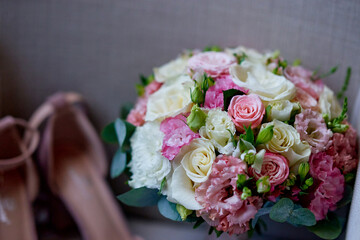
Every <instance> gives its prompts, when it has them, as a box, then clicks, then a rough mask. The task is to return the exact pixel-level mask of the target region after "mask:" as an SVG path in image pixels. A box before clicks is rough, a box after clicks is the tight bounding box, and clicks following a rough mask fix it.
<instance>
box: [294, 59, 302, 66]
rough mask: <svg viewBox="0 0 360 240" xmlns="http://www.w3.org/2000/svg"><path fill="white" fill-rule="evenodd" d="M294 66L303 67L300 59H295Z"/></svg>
mask: <svg viewBox="0 0 360 240" xmlns="http://www.w3.org/2000/svg"><path fill="white" fill-rule="evenodd" d="M292 65H293V66H294V67H296V66H300V65H301V60H300V59H299V58H297V59H295V60H294V62H293V64H292Z"/></svg>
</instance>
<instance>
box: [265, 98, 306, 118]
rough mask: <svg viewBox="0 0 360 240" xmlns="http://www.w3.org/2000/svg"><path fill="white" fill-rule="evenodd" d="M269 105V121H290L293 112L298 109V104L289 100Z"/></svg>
mask: <svg viewBox="0 0 360 240" xmlns="http://www.w3.org/2000/svg"><path fill="white" fill-rule="evenodd" d="M269 105H270V106H271V112H270V116H269V119H270V120H273V119H277V120H279V121H287V120H289V119H290V117H291V112H292V111H293V110H296V109H300V106H299V104H298V103H293V102H290V101H289V100H281V101H275V102H270V103H269Z"/></svg>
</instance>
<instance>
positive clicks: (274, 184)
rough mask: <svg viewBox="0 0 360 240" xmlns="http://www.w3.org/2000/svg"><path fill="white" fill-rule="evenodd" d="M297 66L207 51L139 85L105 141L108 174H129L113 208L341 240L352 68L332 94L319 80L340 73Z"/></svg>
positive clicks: (353, 139) (352, 143)
mask: <svg viewBox="0 0 360 240" xmlns="http://www.w3.org/2000/svg"><path fill="white" fill-rule="evenodd" d="M300 64H301V62H300V61H299V60H295V61H294V63H293V64H292V65H289V64H288V62H287V61H286V60H285V59H284V58H283V57H281V56H280V53H279V52H278V51H275V52H267V53H265V54H260V53H259V52H257V51H255V50H252V49H247V48H244V47H237V48H229V49H224V50H223V49H221V48H220V47H217V46H213V47H207V48H206V49H204V50H203V51H200V50H193V51H185V52H184V53H183V54H181V55H180V56H179V57H178V58H176V59H175V60H173V61H171V62H169V63H167V64H165V65H163V66H161V67H159V68H155V69H154V74H153V75H151V76H149V77H144V76H141V84H137V86H136V89H137V92H138V94H139V99H138V100H137V102H136V104H135V107H133V108H131V107H129V106H127V107H125V108H124V109H123V111H122V114H121V118H122V119H121V118H119V119H117V120H116V121H114V122H113V123H111V124H110V125H108V126H107V127H105V129H104V130H103V133H102V136H103V138H104V139H105V140H106V141H108V142H116V143H118V144H119V145H120V148H119V150H118V151H117V153H116V154H115V156H114V159H113V162H112V166H111V176H112V177H113V178H115V177H118V176H119V175H120V174H121V173H122V172H123V171H125V172H126V174H128V175H129V177H130V179H129V181H128V182H127V183H128V185H129V186H130V187H131V188H133V189H132V190H130V191H129V192H126V193H124V194H122V195H119V196H118V199H119V200H120V201H122V202H123V203H125V204H127V205H130V206H139V207H142V206H151V205H157V206H158V208H159V211H160V213H161V214H163V215H164V216H165V217H167V218H170V219H172V220H175V221H188V222H194V227H197V226H199V225H200V224H201V223H203V222H206V223H207V224H209V225H210V231H209V232H210V233H211V232H213V231H214V232H216V234H217V235H218V236H219V235H221V234H222V233H223V232H226V233H228V234H229V235H232V234H242V233H245V232H248V233H249V234H252V233H253V232H254V231H257V232H259V231H261V228H262V227H261V226H262V222H263V221H262V220H261V218H262V217H263V216H265V215H269V217H270V218H271V219H272V220H274V221H277V222H281V223H283V222H288V223H290V224H292V225H294V226H306V227H307V228H308V229H309V230H310V231H312V232H313V233H315V234H316V235H318V236H320V237H322V238H325V239H335V238H336V237H338V236H339V234H340V233H341V231H342V224H341V223H340V222H341V221H339V219H338V217H337V216H336V214H335V213H334V212H333V211H334V210H336V209H337V208H339V207H341V206H344V205H346V204H347V203H349V202H350V200H351V190H352V187H351V186H352V184H353V181H354V176H355V171H356V167H357V164H358V149H357V133H356V131H355V130H354V128H353V127H352V126H351V125H350V124H349V123H348V122H347V120H346V119H347V115H346V113H347V98H344V93H345V91H346V88H347V86H348V83H349V80H350V75H351V68H348V71H347V75H346V78H345V84H344V86H343V88H342V90H341V91H340V92H339V93H338V94H337V95H335V94H334V92H333V91H332V90H330V89H329V88H328V87H327V86H326V85H325V84H324V81H323V79H325V78H326V77H327V76H328V75H330V74H332V73H334V72H335V71H336V70H337V67H334V68H332V69H331V70H330V72H328V73H325V74H319V71H310V70H308V69H306V68H304V67H302V66H300ZM337 98H338V99H342V98H344V101H343V106H342V107H341V105H339V103H338V100H337ZM329 229H331V231H329Z"/></svg>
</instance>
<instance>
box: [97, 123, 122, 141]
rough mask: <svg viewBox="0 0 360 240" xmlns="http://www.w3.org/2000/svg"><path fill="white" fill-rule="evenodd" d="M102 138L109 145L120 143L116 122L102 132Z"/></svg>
mask: <svg viewBox="0 0 360 240" xmlns="http://www.w3.org/2000/svg"><path fill="white" fill-rule="evenodd" d="M101 138H102V139H103V140H104V141H105V142H107V143H118V138H117V135H116V130H115V123H114V122H112V123H109V124H108V125H106V126H105V127H104V129H103V130H102V132H101Z"/></svg>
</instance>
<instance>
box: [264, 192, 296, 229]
mask: <svg viewBox="0 0 360 240" xmlns="http://www.w3.org/2000/svg"><path fill="white" fill-rule="evenodd" d="M293 209H294V203H293V201H291V200H290V199H289V198H282V199H280V200H279V201H278V202H277V203H276V204H275V205H274V206H273V207H272V209H271V211H270V215H269V216H270V218H271V219H272V220H274V221H276V222H281V223H283V222H285V221H286V220H287V219H288V218H289V217H290V214H291V212H292V211H293Z"/></svg>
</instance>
